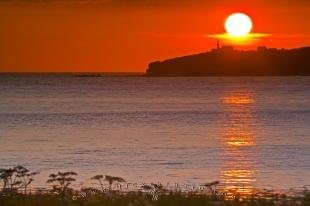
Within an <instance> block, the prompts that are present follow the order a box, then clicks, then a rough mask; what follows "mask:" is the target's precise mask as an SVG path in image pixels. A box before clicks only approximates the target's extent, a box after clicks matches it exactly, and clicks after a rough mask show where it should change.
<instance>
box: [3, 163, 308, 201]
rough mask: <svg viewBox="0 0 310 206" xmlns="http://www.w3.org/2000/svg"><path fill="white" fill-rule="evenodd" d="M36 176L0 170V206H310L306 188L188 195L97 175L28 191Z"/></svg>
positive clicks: (57, 179) (212, 187)
mask: <svg viewBox="0 0 310 206" xmlns="http://www.w3.org/2000/svg"><path fill="white" fill-rule="evenodd" d="M35 175H36V173H32V172H30V171H29V170H28V169H26V168H24V167H22V166H17V167H15V168H11V169H1V170H0V180H1V182H0V184H1V189H0V206H19V205H20V206H84V205H85V206H99V205H100V206H157V205H158V206H159V205H162V206H166V205H167V206H168V205H169V206H200V205H203V206H205V205H223V206H224V205H236V206H238V205H242V206H243V205H244V206H251V205H253V206H254V205H255V206H256V205H270V206H274V205H283V206H284V205H287V206H294V205H296V206H297V205H298V206H299V205H300V206H309V205H310V193H309V191H308V190H307V189H306V188H305V189H304V190H303V191H302V192H301V193H299V194H297V193H296V194H295V195H288V194H279V193H276V192H273V191H265V190H263V191H257V192H255V193H253V194H251V195H247V196H244V195H242V194H238V193H230V192H229V193H227V191H224V190H222V189H219V188H218V185H219V182H218V181H215V182H211V183H206V184H203V185H201V187H199V188H197V189H192V190H188V191H186V190H182V189H181V188H178V186H176V187H175V188H174V189H166V188H165V187H164V186H163V185H161V184H155V183H152V184H143V185H141V186H140V187H137V189H136V190H129V189H128V184H127V183H126V181H125V180H124V179H123V178H121V177H114V176H108V175H106V176H103V175H96V176H94V177H92V178H91V179H92V180H93V181H94V182H96V183H97V186H96V187H95V188H83V189H80V190H75V189H73V188H71V187H70V186H71V185H72V183H73V182H74V181H75V178H74V177H75V176H77V174H76V173H75V172H63V173H62V172H58V173H57V174H51V175H50V176H49V179H48V180H47V183H48V184H49V185H50V189H46V190H43V189H41V190H40V189H37V190H30V189H29V185H30V184H31V183H32V182H33V180H34V176H35ZM228 194H229V195H228Z"/></svg>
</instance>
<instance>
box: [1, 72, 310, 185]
mask: <svg viewBox="0 0 310 206" xmlns="http://www.w3.org/2000/svg"><path fill="white" fill-rule="evenodd" d="M309 91H310V77H241V78H237V77H234V78H144V77H99V78H81V77H75V76H74V75H73V74H67V75H14V74H11V75H0V167H9V166H14V165H17V164H21V165H24V166H26V167H28V168H30V169H31V170H35V171H39V172H40V176H39V177H37V180H36V184H37V185H43V184H44V181H45V179H46V178H47V175H48V174H49V173H50V172H55V171H59V170H61V171H64V170H66V171H67V170H73V171H76V172H78V173H79V175H80V179H79V181H80V182H82V181H83V182H87V181H89V177H91V176H92V175H94V174H98V173H103V174H111V175H117V176H122V177H124V178H125V179H127V180H128V181H131V182H152V181H162V182H173V183H175V182H179V183H186V184H198V183H205V182H209V181H213V180H220V181H221V182H222V183H225V185H226V186H227V188H231V187H239V188H243V189H244V190H249V191H250V190H251V189H252V188H254V187H264V188H265V187H273V188H291V187H297V186H298V187H299V186H303V185H306V184H310V136H309V135H310V92H309Z"/></svg>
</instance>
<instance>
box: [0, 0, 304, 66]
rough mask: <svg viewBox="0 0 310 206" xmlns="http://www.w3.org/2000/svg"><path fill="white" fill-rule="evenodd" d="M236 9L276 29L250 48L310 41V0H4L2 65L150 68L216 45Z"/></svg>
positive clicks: (259, 28) (264, 29)
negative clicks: (158, 61) (214, 37)
mask: <svg viewBox="0 0 310 206" xmlns="http://www.w3.org/2000/svg"><path fill="white" fill-rule="evenodd" d="M167 2H168V3H167ZM233 12H245V13H247V14H248V15H249V16H251V18H252V19H253V22H254V31H253V32H257V33H266V34H271V36H270V37H266V38H264V39H262V40H260V41H259V42H257V43H256V44H254V45H249V46H246V48H245V49H251V48H255V47H257V46H260V45H265V46H268V47H281V48H282V47H284V48H292V47H301V46H310V24H309V22H308V21H309V18H310V2H309V1H308V0H292V1H289V0H273V1H268V0H251V1H249V0H235V1H233V0H216V1H207V0H192V1H185V0H178V1H176V0H175V1H173V0H171V1H167V0H144V1H143V0H128V1H125V0H110V1H109V0H2V1H1V3H0V25H1V29H0V72H18V71H21V72H73V71H84V72H129V71H140V72H141V71H145V69H146V68H147V65H148V63H149V62H151V61H155V60H163V59H167V58H171V57H175V56H182V55H187V54H193V53H200V52H204V51H208V50H210V49H211V48H213V47H215V46H216V40H214V39H212V38H209V37H208V36H209V35H212V34H219V33H223V32H224V26H223V24H224V20H225V18H226V17H227V16H228V15H229V14H230V13H233Z"/></svg>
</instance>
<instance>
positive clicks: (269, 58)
mask: <svg viewBox="0 0 310 206" xmlns="http://www.w3.org/2000/svg"><path fill="white" fill-rule="evenodd" d="M308 75H310V47H303V48H297V49H275V48H267V47H258V48H257V50H255V51H254V50H253V51H240V50H235V49H234V48H233V47H231V46H224V47H218V48H217V49H213V50H211V51H210V52H206V53H201V54H195V55H189V56H184V57H177V58H174V59H168V60H165V61H162V62H160V61H156V62H153V63H151V64H149V67H148V69H147V71H146V76H308Z"/></svg>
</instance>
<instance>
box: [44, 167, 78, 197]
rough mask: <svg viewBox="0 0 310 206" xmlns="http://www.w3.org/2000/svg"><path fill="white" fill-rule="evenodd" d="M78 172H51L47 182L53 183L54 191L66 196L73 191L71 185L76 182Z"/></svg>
mask: <svg viewBox="0 0 310 206" xmlns="http://www.w3.org/2000/svg"><path fill="white" fill-rule="evenodd" d="M76 175H77V173H75V172H58V173H57V174H50V175H49V179H48V180H47V183H49V184H51V186H52V188H53V189H52V190H51V191H52V192H54V193H56V194H59V195H61V197H63V198H64V197H65V195H66V194H67V193H70V192H72V191H73V189H72V188H70V187H69V186H70V185H71V184H72V182H74V181H75V180H76V179H75V178H74V176H76Z"/></svg>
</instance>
